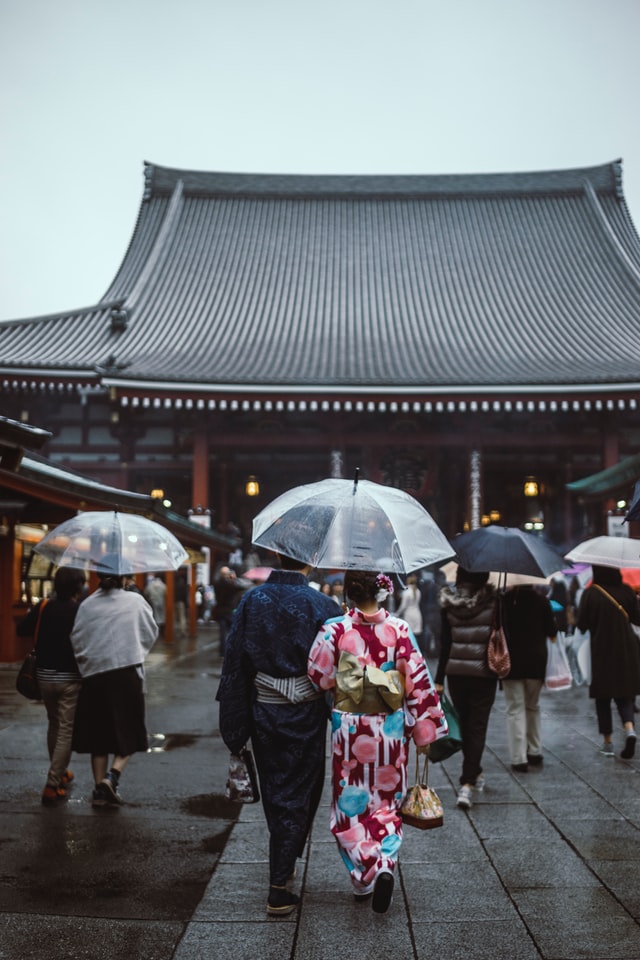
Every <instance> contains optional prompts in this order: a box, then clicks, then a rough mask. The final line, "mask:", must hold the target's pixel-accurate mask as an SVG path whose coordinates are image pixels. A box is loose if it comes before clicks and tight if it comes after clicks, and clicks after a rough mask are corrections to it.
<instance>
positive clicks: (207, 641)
mask: <svg viewBox="0 0 640 960" xmlns="http://www.w3.org/2000/svg"><path fill="white" fill-rule="evenodd" d="M219 667H220V660H219V657H218V656H217V648H216V645H215V641H212V633H210V632H208V631H201V636H199V638H198V640H197V641H196V642H195V643H193V644H189V645H188V646H187V647H185V648H184V649H181V650H179V651H178V650H177V649H176V650H173V651H168V650H167V649H166V648H165V649H159V650H158V651H155V652H154V653H153V654H152V658H151V662H150V664H149V672H148V687H149V695H148V708H149V719H150V723H149V727H150V731H151V732H153V731H159V730H165V731H174V736H176V737H177V735H176V734H175V731H180V736H181V737H182V738H183V739H182V741H179V740H178V739H176V746H177V747H181V749H175V750H173V751H169V752H165V753H163V752H162V751H160V752H159V753H157V754H149V755H148V757H147V758H145V757H144V756H141V757H135V758H134V760H133V761H132V763H131V765H130V767H129V768H128V769H127V771H125V778H126V780H125V778H123V781H124V782H123V793H124V794H125V799H126V800H127V803H126V804H125V805H124V806H123V807H122V808H120V809H118V810H116V811H114V812H113V813H114V816H112V817H107V818H105V817H104V816H101V815H100V813H96V812H95V811H92V810H91V807H90V806H89V804H88V803H87V798H88V789H89V786H90V785H85V787H84V792H83V788H82V787H81V786H80V785H79V786H78V788H77V790H78V795H77V797H76V798H74V799H73V800H71V801H70V802H69V804H68V805H67V806H66V807H65V808H64V809H63V810H54V811H51V810H48V809H45V808H43V807H42V806H41V805H40V804H39V791H40V790H41V787H42V784H41V780H42V770H45V771H46V761H45V759H44V758H43V756H42V754H43V742H44V741H43V734H44V723H43V719H42V715H41V712H39V711H41V708H39V707H38V705H33V704H29V703H28V702H27V701H23V700H22V699H21V698H17V699H18V702H17V703H16V700H15V699H14V696H13V693H12V689H11V687H12V683H13V677H14V676H15V671H14V670H13V668H7V667H4V668H2V669H0V772H1V773H2V783H3V790H2V795H1V796H0V850H1V851H2V852H1V853H0V858H1V859H0V960H44V958H50V960H76V958H78V960H79V958H81V957H82V958H88V960H102V958H103V957H105V958H106V957H113V956H116V955H117V956H122V957H126V958H127V960H128V958H133V960H205V958H206V960H227V958H229V960H230V958H234V960H245V958H246V960H249V958H251V960H254V958H261V960H336V958H340V960H352V958H353V960H356V958H357V960H362V958H368V957H381V956H385V957H393V958H394V960H432V958H437V960H538V958H543V960H580V958H590V960H640V922H639V921H640V882H639V881H640V779H639V778H638V775H639V774H640V756H638V757H636V758H634V760H632V761H623V760H621V759H620V758H619V757H616V758H615V759H609V758H606V757H603V756H601V755H600V754H599V753H598V747H599V737H598V734H597V728H596V720H595V711H594V709H593V704H592V702H591V701H589V699H588V695H587V692H586V690H585V689H584V688H574V689H573V690H570V691H565V692H558V693H548V692H543V695H542V709H543V731H544V755H545V763H544V765H543V766H542V767H541V768H530V771H529V772H528V773H522V774H520V773H514V772H512V771H511V769H510V766H509V756H508V749H507V738H506V722H505V717H504V702H503V698H502V694H501V693H500V692H499V693H498V698H497V700H496V705H495V708H494V711H493V714H492V718H491V723H490V728H489V736H488V748H487V751H486V754H485V776H486V779H487V786H486V788H485V791H484V793H483V794H481V795H479V796H478V797H477V798H476V800H475V801H474V804H473V807H472V809H471V810H470V811H469V812H463V811H461V810H458V809H457V808H456V806H455V793H456V787H457V777H458V774H459V769H460V762H459V759H458V758H457V757H452V758H451V759H449V760H447V761H446V763H445V764H437V765H432V766H431V778H430V779H431V785H432V786H434V787H435V789H436V790H437V791H438V793H439V794H440V797H441V799H442V800H443V803H444V807H445V823H444V826H443V827H442V828H440V829H436V830H431V831H426V832H422V831H418V830H415V829H411V828H409V827H407V828H406V829H405V841H404V844H403V847H402V850H401V855H400V865H399V869H398V873H397V877H396V889H395V893H394V898H393V902H392V904H391V907H390V909H389V911H388V913H386V914H384V915H376V914H374V913H373V912H372V911H371V907H370V903H355V902H354V900H353V898H352V895H351V893H350V889H349V882H348V877H347V873H346V871H345V869H344V867H343V865H342V862H341V860H340V858H339V856H338V853H337V850H336V848H335V845H334V842H333V840H332V838H331V836H330V834H329V832H328V784H327V790H325V795H324V798H323V804H322V806H321V808H320V810H319V813H318V816H317V818H316V822H315V825H314V829H313V833H312V837H311V840H310V843H309V845H308V849H307V851H306V855H305V858H304V859H303V860H301V861H299V865H298V876H297V879H296V888H297V890H298V892H300V893H301V894H302V896H303V903H302V906H301V908H300V910H299V911H298V912H297V913H295V914H292V915H290V916H289V917H284V918H270V917H267V915H266V910H265V907H266V895H267V887H268V865H267V860H268V858H267V849H268V841H267V833H266V827H265V823H264V818H263V816H262V812H261V807H260V806H259V805H255V806H254V805H251V806H242V807H238V805H235V804H234V805H228V804H227V805H226V806H225V803H224V801H222V800H221V794H222V792H223V789H224V775H225V769H226V759H227V757H226V751H225V749H224V745H223V744H222V742H221V740H220V738H219V734H218V733H217V730H216V729H215V727H216V722H215V721H216V710H215V706H214V705H213V703H212V699H211V698H212V697H213V695H214V693H215V689H216V686H217V677H218V676H219ZM16 697H17V695H16ZM616 736H617V748H618V750H619V749H620V748H621V746H622V734H621V728H620V725H619V724H618V723H617V726H616ZM639 753H640V751H639ZM86 763H87V761H86V758H75V760H74V766H75V768H76V770H78V771H80V775H79V776H78V780H79V781H80V780H81V779H82V776H84V779H86V776H85V775H84V774H86V771H83V770H81V768H82V767H83V765H86ZM230 806H231V807H232V808H233V810H232V811H230V809H229V807H230ZM236 817H237V819H236ZM60 831H61V836H62V838H63V839H62V841H61V842H59V841H56V842H57V843H58V845H57V846H56V845H55V843H54V847H53V855H52V854H51V851H49V848H48V846H47V842H48V841H47V838H48V837H54V838H55V837H56V835H57V834H58V833H60ZM34 834H39V837H37V838H36V839H34ZM129 853H130V854H131V858H132V859H131V860H127V855H128V854H129ZM134 855H135V859H133V857H134ZM61 856H66V857H67V860H68V861H71V865H70V866H66V867H65V870H66V874H65V876H68V878H69V882H70V883H71V882H72V881H73V882H75V883H76V884H77V886H75V887H74V891H73V895H72V896H71V895H68V896H67V897H66V898H64V897H62V896H61V894H60V888H61V887H63V886H64V883H61V881H60V874H59V873H57V874H56V873H55V863H57V861H58V860H59V858H60V857H61ZM56 858H57V859H56ZM119 862H121V863H122V864H123V869H122V871H121V872H120V873H118V870H117V864H118V863H119ZM105 864H106V865H111V866H110V868H109V869H108V870H107V871H106V872H105ZM83 870H84V871H86V872H84V873H83V872H82V871H83ZM35 871H41V872H42V873H43V874H45V875H46V877H47V878H50V879H48V882H38V883H36V880H35V879H34V872H35ZM132 872H133V873H134V874H135V880H136V886H135V888H132V889H128V888H127V883H126V881H127V875H128V874H129V873H132ZM94 873H95V874H97V878H98V879H97V880H96V877H95V876H94ZM51 878H52V879H51ZM54 880H55V883H54ZM100 884H101V885H100ZM54 886H55V889H56V890H57V896H54V895H53V892H52V890H53V887H54ZM62 892H63V893H64V890H63V891H62Z"/></svg>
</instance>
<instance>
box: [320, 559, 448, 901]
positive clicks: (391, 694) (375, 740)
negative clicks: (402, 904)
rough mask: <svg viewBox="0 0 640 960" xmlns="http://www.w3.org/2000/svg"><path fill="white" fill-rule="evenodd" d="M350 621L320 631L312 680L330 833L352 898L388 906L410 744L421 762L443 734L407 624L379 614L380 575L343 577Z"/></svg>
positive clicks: (384, 580) (386, 583)
mask: <svg viewBox="0 0 640 960" xmlns="http://www.w3.org/2000/svg"><path fill="white" fill-rule="evenodd" d="M344 588H345V597H346V601H347V606H348V608H349V609H348V611H347V613H346V614H344V615H343V616H341V617H338V618H336V619H334V620H330V621H329V622H328V623H326V624H325V625H324V626H323V628H322V629H321V630H320V631H319V633H318V635H317V637H316V639H315V641H314V644H313V646H312V648H311V652H310V654H309V665H308V671H309V677H310V678H311V681H312V683H313V684H314V686H315V687H316V688H317V689H318V690H320V691H322V692H323V693H327V692H329V693H331V694H332V700H333V710H332V717H331V720H332V722H331V729H332V738H331V743H332V774H333V775H332V798H331V814H330V827H331V832H332V834H333V836H334V837H335V839H336V842H337V844H338V849H339V851H340V854H341V856H342V859H343V861H344V863H345V865H346V867H347V869H348V871H349V873H350V876H351V883H352V887H353V892H354V896H355V897H356V899H358V900H363V899H367V898H369V897H370V896H372V907H373V910H374V911H375V912H376V913H385V912H386V910H387V909H388V907H389V905H390V903H391V897H392V894H393V885H394V871H395V868H396V864H397V861H398V853H399V851H400V846H401V843H402V827H403V824H402V817H401V814H400V806H401V804H402V801H403V798H404V796H405V794H406V792H407V754H408V743H409V742H410V740H411V739H413V741H414V743H415V745H416V749H417V750H418V751H419V752H426V751H427V750H428V745H429V743H432V742H433V741H434V740H436V739H439V738H440V737H444V736H446V735H447V733H448V729H447V723H446V720H445V718H444V714H443V711H442V707H441V706H440V699H439V697H438V695H437V693H436V690H435V687H434V685H433V681H432V679H431V675H430V673H429V668H428V667H427V664H426V661H425V659H424V657H423V655H422V653H421V651H420V648H419V646H418V644H417V642H416V639H415V637H414V636H413V633H412V630H411V627H410V626H409V624H408V623H407V621H406V620H402V619H401V618H400V617H398V616H395V615H393V616H392V615H391V614H389V613H388V611H387V610H385V608H384V607H383V606H382V603H383V602H384V601H385V600H386V599H387V597H388V595H389V594H390V593H391V592H392V591H393V583H392V581H391V579H390V578H389V577H387V576H385V575H384V574H376V573H373V572H364V571H353V570H350V571H348V572H347V573H346V575H345V582H344Z"/></svg>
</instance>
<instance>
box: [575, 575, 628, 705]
mask: <svg viewBox="0 0 640 960" xmlns="http://www.w3.org/2000/svg"><path fill="white" fill-rule="evenodd" d="M604 589H605V590H606V592H607V593H608V594H609V596H605V594H604V593H603V592H602V590H600V589H599V588H598V587H597V586H595V585H594V586H591V587H587V589H586V590H585V591H584V593H583V594H582V597H581V599H580V607H579V609H578V630H582V631H583V632H584V631H586V630H588V631H589V632H590V634H591V686H590V687H589V696H590V697H598V698H606V697H618V698H628V697H635V696H636V694H638V693H640V641H639V640H638V637H637V636H636V635H635V633H634V632H633V629H632V628H631V625H630V624H631V623H636V624H640V606H639V605H638V598H637V596H636V594H635V593H634V591H633V590H632V589H631V587H629V586H628V585H627V584H626V583H619V584H607V585H606V587H604ZM611 597H612V598H613V599H610V598H611ZM614 601H617V602H614ZM617 604H621V605H622V606H623V607H624V609H625V610H626V611H627V613H628V615H629V616H628V617H626V616H625V615H624V613H623V612H622V611H621V610H620V609H619V608H618V606H617Z"/></svg>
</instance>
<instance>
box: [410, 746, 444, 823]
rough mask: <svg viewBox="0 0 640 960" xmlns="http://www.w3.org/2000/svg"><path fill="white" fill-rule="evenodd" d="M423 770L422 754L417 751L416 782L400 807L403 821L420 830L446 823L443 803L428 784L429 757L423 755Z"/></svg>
mask: <svg viewBox="0 0 640 960" xmlns="http://www.w3.org/2000/svg"><path fill="white" fill-rule="evenodd" d="M423 761H424V762H423V765H422V770H421V769H420V756H419V755H418V754H417V753H416V782H415V783H414V785H413V786H412V787H409V789H408V790H407V793H406V796H405V798H404V800H403V801H402V806H401V807H400V816H401V817H402V822H403V823H406V824H407V825H408V826H410V827H418V829H419V830H431V829H433V827H441V826H442V825H443V823H444V813H443V810H442V803H441V802H440V798H439V796H438V794H437V793H436V792H435V790H434V789H433V787H430V786H429V784H428V777H429V758H428V756H427V755H426V754H424V755H423Z"/></svg>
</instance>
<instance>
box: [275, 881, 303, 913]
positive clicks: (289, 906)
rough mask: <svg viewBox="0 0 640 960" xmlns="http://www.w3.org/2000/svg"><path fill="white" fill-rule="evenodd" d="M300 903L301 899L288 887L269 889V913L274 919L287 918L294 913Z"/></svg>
mask: <svg viewBox="0 0 640 960" xmlns="http://www.w3.org/2000/svg"><path fill="white" fill-rule="evenodd" d="M299 903H300V897H298V896H297V895H296V894H295V893H291V891H290V890H287V888H286V887H269V899H268V900H267V913H268V914H270V915H271V916H272V917H285V916H286V915H287V914H288V913H292V912H293V911H294V910H295V909H296V907H297V906H298V905H299Z"/></svg>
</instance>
